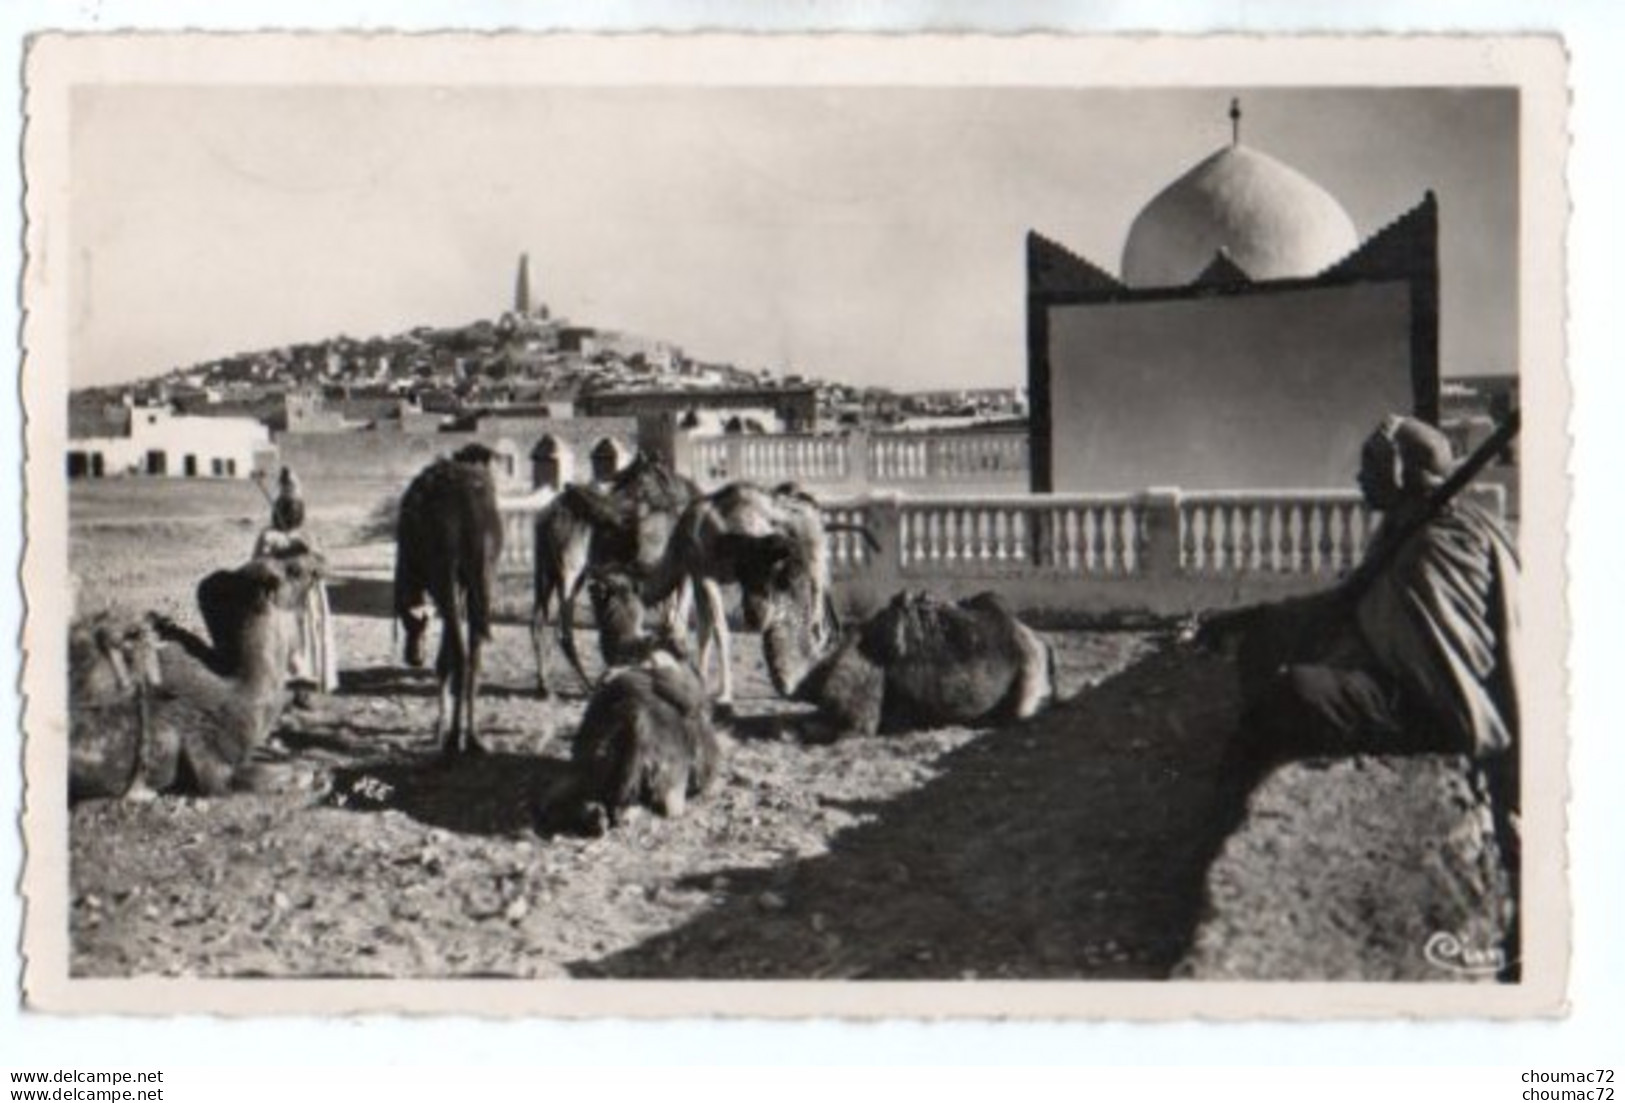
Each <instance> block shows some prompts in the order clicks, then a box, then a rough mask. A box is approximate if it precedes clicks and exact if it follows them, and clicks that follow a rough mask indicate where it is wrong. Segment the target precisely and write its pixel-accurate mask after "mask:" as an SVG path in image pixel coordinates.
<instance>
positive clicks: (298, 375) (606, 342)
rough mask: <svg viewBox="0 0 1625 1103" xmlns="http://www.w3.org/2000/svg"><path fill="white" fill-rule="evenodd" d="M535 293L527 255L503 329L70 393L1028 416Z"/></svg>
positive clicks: (821, 417) (322, 409) (881, 418)
mask: <svg viewBox="0 0 1625 1103" xmlns="http://www.w3.org/2000/svg"><path fill="white" fill-rule="evenodd" d="M529 287H530V279H529V265H528V259H527V258H524V257H521V259H520V264H519V271H518V276H517V278H516V286H515V292H514V301H513V304H512V306H511V307H510V308H509V309H507V310H505V311H503V312H502V313H501V314H500V315H498V316H497V317H495V318H493V319H478V320H475V321H472V322H469V323H467V324H464V325H458V326H447V327H434V326H418V327H414V328H413V329H410V330H408V331H406V332H404V333H397V334H393V335H387V336H373V337H366V338H356V337H351V336H344V335H341V336H337V337H332V338H327V339H320V340H313V341H308V342H301V343H297V344H290V345H286V346H283V347H278V348H270V349H261V350H257V351H250V352H240V353H234V354H232V355H229V356H223V357H220V358H217V359H213V360H208V361H204V362H202V363H197V364H192V365H189V366H185V367H179V368H175V369H173V370H171V371H169V372H166V373H164V374H162V375H159V376H155V377H152V378H149V379H146V380H142V381H139V382H135V383H129V384H120V385H116V386H103V387H94V388H86V389H82V390H78V391H75V392H74V393H73V396H72V403H73V406H74V409H75V412H76V414H77V415H78V416H77V418H76V423H78V424H87V423H89V422H91V421H93V420H94V419H96V418H98V417H99V416H100V415H101V411H103V410H106V409H108V408H109V407H117V406H121V405H139V406H155V405H156V406H167V407H169V408H172V409H173V411H174V412H175V413H177V414H182V415H191V416H214V417H233V416H236V417H252V418H254V419H255V420H258V421H260V422H261V423H262V424H264V425H265V426H266V428H267V429H269V430H271V431H272V432H283V431H287V430H289V429H294V428H298V427H299V425H300V423H301V421H304V422H306V423H308V422H309V421H310V420H311V419H312V418H317V417H319V416H320V415H322V414H326V415H327V416H329V417H330V418H336V419H341V420H344V421H349V422H354V423H367V422H371V421H374V420H376V419H377V418H379V417H398V416H401V414H402V413H403V412H405V413H407V414H408V415H409V414H410V413H413V412H420V413H422V414H426V415H435V416H439V417H442V418H443V417H447V416H453V417H455V416H462V415H468V414H471V413H474V412H477V411H480V410H485V409H491V408H508V407H527V408H530V409H532V410H535V411H537V412H541V411H543V410H544V409H545V410H546V411H547V412H549V413H551V414H552V415H553V416H555V417H559V416H565V417H567V416H569V415H570V413H571V412H572V411H573V410H575V409H578V408H579V407H580V406H581V405H582V404H583V399H588V404H590V396H594V395H604V394H609V393H613V392H623V391H640V392H647V391H658V392H702V395H701V397H700V398H698V399H697V401H696V407H699V406H704V405H707V403H706V402H705V401H704V397H703V392H724V391H727V392H735V393H745V392H751V393H760V394H762V396H763V398H764V400H765V402H764V404H766V405H774V403H773V401H772V393H773V392H786V393H792V392H793V393H796V394H797V395H806V394H807V393H808V392H811V393H810V395H809V396H808V397H810V399H811V401H812V405H813V406H814V408H815V410H816V413H815V415H814V418H813V420H816V421H817V422H820V423H823V424H826V425H842V424H844V425H856V424H870V423H879V424H891V423H895V422H897V421H898V420H900V419H901V418H903V417H906V416H909V415H917V416H932V415H947V416H954V415H959V416H974V415H977V414H982V415H987V416H1009V415H1011V414H1018V413H1020V412H1021V410H1020V409H1019V401H1018V395H1017V391H1016V389H1015V388H999V389H991V390H987V391H952V392H936V393H931V394H920V395H899V394H897V393H894V392H893V391H890V390H888V389H886V388H882V387H856V386H850V385H847V384H842V383H836V382H828V381H820V380H813V379H809V378H807V377H806V376H804V375H801V374H795V373H786V374H783V375H780V374H778V373H775V372H774V371H772V370H771V369H769V368H765V367H764V368H759V369H756V370H747V369H744V368H741V367H738V366H736V365H734V364H731V363H719V362H710V361H705V360H700V359H697V358H695V357H691V356H689V355H687V354H686V353H685V352H684V350H683V349H682V348H680V347H679V346H678V345H676V344H674V343H673V342H670V341H666V340H661V339H658V338H650V337H645V336H641V335H637V334H632V333H627V332H623V331H619V330H612V329H605V328H600V327H597V326H592V325H583V324H577V323H574V322H572V321H570V320H569V319H565V318H561V317H557V316H555V315H554V314H553V313H552V312H551V311H550V310H549V308H548V306H547V305H546V304H545V303H540V302H536V301H534V300H533V299H532V296H531V293H530V289H529ZM796 420H806V419H796ZM745 427H746V426H743V425H742V426H740V428H745ZM798 427H801V428H810V427H811V426H810V425H802V426H798Z"/></svg>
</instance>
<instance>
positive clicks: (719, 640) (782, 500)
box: [642, 482, 879, 712]
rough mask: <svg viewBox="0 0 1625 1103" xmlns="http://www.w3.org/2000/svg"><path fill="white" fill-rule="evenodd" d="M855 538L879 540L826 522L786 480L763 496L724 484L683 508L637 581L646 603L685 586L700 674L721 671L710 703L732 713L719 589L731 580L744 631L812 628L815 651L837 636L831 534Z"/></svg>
mask: <svg viewBox="0 0 1625 1103" xmlns="http://www.w3.org/2000/svg"><path fill="white" fill-rule="evenodd" d="M841 531H851V532H857V533H860V534H861V535H862V536H863V538H864V539H865V540H866V541H867V542H868V544H869V546H870V547H871V549H873V550H875V551H878V550H879V544H878V542H877V541H876V540H875V538H874V536H873V535H872V534H871V533H870V532H869V530H868V529H866V528H864V527H863V526H862V525H851V524H826V523H825V521H824V516H823V512H822V511H821V510H820V509H819V507H818V502H817V501H816V500H815V499H814V498H813V497H812V496H811V495H809V494H807V493H806V492H804V491H802V490H801V489H799V488H798V487H796V486H795V485H794V484H790V483H785V484H782V485H780V486H778V487H775V488H774V489H772V490H765V489H763V488H762V487H760V486H757V485H755V484H753V483H745V482H738V483H730V484H729V485H727V486H724V487H722V488H720V489H718V490H715V491H713V492H711V493H710V494H707V495H705V496H703V497H701V498H696V499H695V500H694V501H692V502H690V503H689V505H688V507H687V508H686V509H684V511H683V513H682V515H681V516H679V517H678V519H677V522H676V524H675V525H674V526H673V528H672V533H671V538H670V540H669V541H667V544H666V549H665V552H664V553H663V554H662V555H661V557H660V558H659V560H657V561H656V562H655V563H654V564H653V565H652V566H651V567H650V568H649V571H648V574H647V577H646V579H645V581H644V585H643V593H642V598H643V601H644V603H645V604H649V605H653V604H654V603H656V602H660V601H664V600H666V599H667V598H668V597H670V596H671V595H672V594H673V593H674V592H675V591H677V590H678V589H679V588H680V587H681V586H682V585H683V584H684V583H685V582H686V583H688V584H689V586H690V587H691V588H692V591H693V599H694V605H695V610H696V612H697V614H698V621H699V634H700V647H699V662H698V668H699V671H700V676H701V678H702V679H703V678H704V677H705V672H706V669H707V667H708V666H709V661H710V658H711V656H712V655H713V654H715V655H716V656H717V657H718V659H719V661H720V666H721V689H720V694H719V696H718V698H717V707H718V708H719V709H721V710H723V711H725V712H726V711H730V710H731V709H732V708H733V669H732V663H731V659H730V654H729V652H730V650H731V640H730V634H729V631H728V623H727V619H726V617H725V615H724V610H723V605H722V592H721V587H722V586H723V585H726V584H732V583H738V584H739V586H740V589H741V592H742V597H743V602H742V604H743V612H744V620H745V627H746V628H747V629H749V630H750V631H753V632H758V631H762V630H763V628H764V627H765V626H766V625H767V624H768V623H769V621H770V620H772V619H776V618H778V617H785V618H790V619H794V620H796V621H798V622H800V623H803V624H807V625H809V626H812V627H813V630H814V639H813V640H812V641H811V643H810V645H809V646H812V647H814V648H822V646H823V645H824V643H825V642H826V641H827V639H828V638H829V636H830V635H831V634H838V632H839V629H840V620H839V617H838V616H837V615H836V613H835V604H834V601H833V599H832V597H831V584H830V568H829V549H828V545H827V541H826V539H825V537H826V535H827V534H828V533H831V532H841Z"/></svg>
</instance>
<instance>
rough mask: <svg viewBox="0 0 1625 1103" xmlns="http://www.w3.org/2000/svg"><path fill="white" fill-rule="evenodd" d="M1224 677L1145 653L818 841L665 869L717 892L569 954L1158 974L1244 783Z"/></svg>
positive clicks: (618, 971)
mask: <svg viewBox="0 0 1625 1103" xmlns="http://www.w3.org/2000/svg"><path fill="white" fill-rule="evenodd" d="M1236 693H1237V690H1236V687H1235V684H1234V678H1233V673H1232V668H1231V667H1230V665H1229V664H1228V663H1226V662H1224V661H1223V660H1220V659H1217V658H1214V657H1211V656H1207V655H1204V654H1200V653H1196V652H1193V651H1190V650H1188V649H1173V648H1169V649H1166V650H1164V651H1162V652H1158V653H1154V654H1152V655H1151V656H1149V657H1147V658H1146V659H1144V660H1142V661H1141V662H1139V663H1138V664H1136V665H1135V666H1133V667H1131V668H1129V669H1128V670H1126V671H1124V672H1123V673H1122V674H1120V675H1119V676H1117V677H1116V678H1113V679H1111V680H1109V681H1107V682H1105V683H1103V684H1102V685H1100V686H1098V687H1096V688H1094V689H1092V690H1089V691H1087V692H1085V693H1083V694H1080V695H1079V696H1078V697H1076V698H1074V699H1073V700H1071V701H1068V702H1066V703H1064V704H1062V705H1060V706H1057V707H1056V708H1054V709H1052V710H1051V711H1050V712H1048V713H1046V714H1044V715H1043V716H1040V717H1038V718H1036V719H1034V720H1032V721H1029V722H1027V723H1024V724H1019V725H1015V726H1011V727H1007V728H1003V729H1000V730H996V731H990V732H987V733H985V734H983V735H982V736H980V737H978V738H977V739H975V740H973V741H972V742H970V743H968V744H965V745H963V746H962V747H960V748H959V749H957V750H955V751H952V752H950V753H948V754H946V755H944V756H943V757H942V758H941V759H939V760H938V761H937V763H936V764H935V765H936V767H937V768H938V769H939V770H940V774H939V775H938V776H937V777H936V778H935V779H934V780H932V781H930V782H928V783H927V784H925V785H923V786H922V787H921V788H919V789H917V790H915V791H913V792H911V793H909V794H907V795H905V796H903V797H901V798H900V799H897V800H894V801H890V802H884V803H881V804H879V805H878V806H875V805H866V804H862V803H860V804H856V805H852V806H849V810H851V811H857V812H859V813H861V814H866V815H868V816H870V817H871V818H869V819H868V820H867V821H866V822H863V823H861V824H859V825H858V826H856V827H853V828H849V829H847V830H845V831H843V832H841V833H840V834H838V835H836V836H835V837H834V838H833V840H832V841H831V844H830V849H829V852H828V853H826V854H823V855H820V856H817V857H814V858H810V859H806V860H802V861H799V862H794V863H791V864H789V865H785V866H781V867H777V868H773V869H769V870H762V869H760V868H737V869H732V870H726V871H722V872H721V873H720V874H719V873H717V872H716V871H712V872H709V873H707V874H706V875H704V876H703V877H697V878H690V879H688V880H687V881H685V882H680V886H681V887H683V888H687V889H690V890H694V889H704V890H707V891H709V892H711V893H712V894H713V900H714V906H713V907H712V908H711V909H710V910H708V911H707V912H705V913H703V914H701V915H700V916H698V917H697V918H695V919H694V920H692V921H691V922H689V923H687V924H686V925H684V926H682V927H679V928H676V929H674V930H672V931H670V932H667V933H664V934H661V935H659V936H656V937H654V938H652V939H649V940H647V941H645V942H643V943H641V944H639V945H637V946H634V947H632V948H630V949H628V950H626V951H624V952H620V953H616V954H613V955H610V956H607V957H604V958H601V959H597V960H592V961H578V962H575V963H573V965H572V971H573V972H574V973H575V974H576V975H578V976H614V977H653V976H696V977H719V978H720V977H761V978H776V977H850V978H939V979H949V978H957V977H982V978H989V977H1000V976H1038V977H1056V978H1063V977H1065V978H1101V979H1105V978H1118V979H1152V978H1163V977H1166V976H1168V974H1169V973H1170V971H1171V970H1172V969H1173V967H1174V966H1175V965H1176V964H1177V963H1178V962H1179V961H1180V959H1181V957H1182V956H1183V954H1184V953H1185V950H1186V948H1187V947H1188V946H1189V944H1190V942H1191V939H1192V936H1193V933H1194V929H1195V926H1196V924H1197V922H1198V920H1199V918H1200V913H1201V911H1202V902H1203V883H1204V876H1205V873H1206V871H1207V868H1208V865H1209V863H1210V862H1211V860H1212V859H1213V856H1214V855H1215V854H1216V853H1217V851H1218V849H1219V847H1220V845H1221V844H1222V842H1223V841H1224V839H1225V837H1226V836H1227V835H1228V834H1229V833H1230V831H1231V830H1232V829H1233V828H1234V827H1235V825H1236V824H1237V823H1238V822H1239V820H1240V818H1241V815H1242V812H1243V809H1244V806H1245V801H1246V796H1247V793H1248V791H1249V789H1250V788H1251V785H1252V782H1253V781H1254V780H1256V775H1254V774H1251V773H1250V772H1249V773H1248V776H1245V777H1243V776H1233V775H1232V772H1231V764H1230V763H1228V762H1227V760H1226V756H1225V746H1226V742H1227V740H1228V738H1229V736H1230V734H1231V732H1232V731H1233V729H1234V718H1235V716H1236ZM1013 962H1018V963H1027V964H1025V965H1021V966H1012V965H1011V964H1010V963H1013ZM1014 969H1019V970H1021V971H1019V972H1016V971H1012V970H1014Z"/></svg>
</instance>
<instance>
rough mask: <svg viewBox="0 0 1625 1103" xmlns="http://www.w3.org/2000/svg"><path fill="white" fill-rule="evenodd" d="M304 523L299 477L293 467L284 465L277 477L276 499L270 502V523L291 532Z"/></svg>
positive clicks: (303, 507) (303, 501)
mask: <svg viewBox="0 0 1625 1103" xmlns="http://www.w3.org/2000/svg"><path fill="white" fill-rule="evenodd" d="M304 523H305V500H304V498H302V497H301V496H300V494H299V479H298V477H297V476H295V475H294V473H293V469H292V468H288V467H284V468H283V469H282V474H281V475H280V476H279V477H278V478H277V496H276V501H275V502H273V503H271V525H272V527H274V528H277V529H280V530H281V531H283V532H292V531H293V530H294V529H297V528H299V527H300V526H301V525H303V524H304Z"/></svg>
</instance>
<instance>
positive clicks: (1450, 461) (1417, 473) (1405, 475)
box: [1376, 414, 1455, 486]
mask: <svg viewBox="0 0 1625 1103" xmlns="http://www.w3.org/2000/svg"><path fill="white" fill-rule="evenodd" d="M1376 435H1378V436H1381V437H1382V438H1383V439H1385V440H1386V441H1388V443H1389V444H1391V445H1392V446H1393V449H1394V454H1395V455H1397V456H1398V457H1399V462H1400V480H1401V482H1402V483H1403V484H1404V485H1406V486H1415V485H1417V484H1418V483H1424V484H1435V483H1439V482H1442V481H1443V480H1444V478H1445V476H1447V475H1449V474H1450V471H1451V468H1453V467H1454V466H1455V454H1454V452H1453V450H1452V449H1451V447H1450V438H1449V437H1447V436H1445V435H1444V434H1443V433H1442V432H1440V431H1439V430H1438V429H1435V428H1434V427H1433V426H1431V425H1429V424H1428V423H1427V422H1425V421H1421V420H1418V419H1417V418H1414V417H1402V416H1400V415H1398V414H1389V415H1388V416H1387V417H1385V418H1383V420H1382V424H1381V425H1380V426H1378V427H1377V433H1376Z"/></svg>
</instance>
